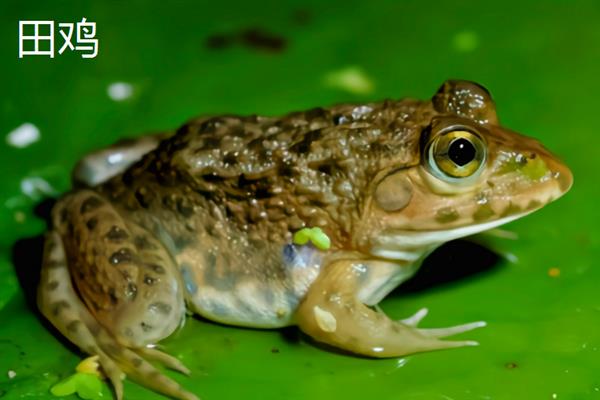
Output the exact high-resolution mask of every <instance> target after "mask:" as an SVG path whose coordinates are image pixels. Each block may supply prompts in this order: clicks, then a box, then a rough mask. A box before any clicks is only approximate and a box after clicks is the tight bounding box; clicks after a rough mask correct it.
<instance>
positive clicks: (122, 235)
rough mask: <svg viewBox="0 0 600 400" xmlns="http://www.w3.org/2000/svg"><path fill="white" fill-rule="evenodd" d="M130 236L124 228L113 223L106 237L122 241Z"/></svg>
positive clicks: (114, 240)
mask: <svg viewBox="0 0 600 400" xmlns="http://www.w3.org/2000/svg"><path fill="white" fill-rule="evenodd" d="M128 237H129V235H128V234H127V232H126V231H125V230H124V229H121V228H119V227H118V226H116V225H113V226H112V227H111V228H110V231H108V233H107V234H106V238H107V239H108V240H110V241H112V242H120V241H122V240H125V239H127V238H128Z"/></svg>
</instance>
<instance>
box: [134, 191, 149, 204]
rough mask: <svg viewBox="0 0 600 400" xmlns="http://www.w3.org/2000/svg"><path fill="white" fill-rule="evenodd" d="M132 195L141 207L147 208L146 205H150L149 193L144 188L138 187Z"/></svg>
mask: <svg viewBox="0 0 600 400" xmlns="http://www.w3.org/2000/svg"><path fill="white" fill-rule="evenodd" d="M134 196H135V199H136V200H137V202H138V203H139V205H140V206H142V207H143V208H148V206H149V205H150V200H151V194H150V193H149V192H148V190H147V189H146V188H143V187H142V188H139V189H138V190H136V191H135V194H134Z"/></svg>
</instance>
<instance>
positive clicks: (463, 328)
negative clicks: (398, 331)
mask: <svg viewBox="0 0 600 400" xmlns="http://www.w3.org/2000/svg"><path fill="white" fill-rule="evenodd" d="M428 313H429V310H428V309H427V308H421V309H420V310H419V311H417V312H416V313H414V314H413V315H411V316H410V317H408V318H405V319H401V320H399V321H398V322H400V323H402V324H404V325H406V326H409V327H411V328H415V329H416V331H417V332H419V333H420V334H421V335H423V336H426V337H430V338H444V337H447V336H452V335H458V334H459V333H463V332H468V331H472V330H473V329H477V328H483V327H484V326H486V325H487V323H486V322H485V321H476V322H469V323H466V324H461V325H455V326H449V327H446V328H417V327H418V326H419V324H420V323H421V321H422V320H423V319H424V318H425V317H426V316H427V314H428Z"/></svg>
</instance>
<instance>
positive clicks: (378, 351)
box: [371, 347, 383, 353]
mask: <svg viewBox="0 0 600 400" xmlns="http://www.w3.org/2000/svg"><path fill="white" fill-rule="evenodd" d="M371 350H373V351H374V352H375V353H381V352H382V351H383V347H373V348H372V349H371Z"/></svg>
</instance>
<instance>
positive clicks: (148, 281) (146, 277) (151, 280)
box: [144, 275, 156, 286]
mask: <svg viewBox="0 0 600 400" xmlns="http://www.w3.org/2000/svg"><path fill="white" fill-rule="evenodd" d="M144 283H145V284H146V285H148V286H152V285H154V284H155V283H156V279H155V278H153V277H151V276H150V275H144Z"/></svg>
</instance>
